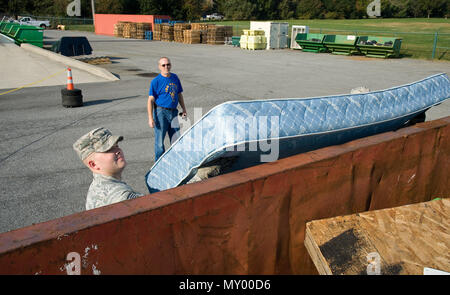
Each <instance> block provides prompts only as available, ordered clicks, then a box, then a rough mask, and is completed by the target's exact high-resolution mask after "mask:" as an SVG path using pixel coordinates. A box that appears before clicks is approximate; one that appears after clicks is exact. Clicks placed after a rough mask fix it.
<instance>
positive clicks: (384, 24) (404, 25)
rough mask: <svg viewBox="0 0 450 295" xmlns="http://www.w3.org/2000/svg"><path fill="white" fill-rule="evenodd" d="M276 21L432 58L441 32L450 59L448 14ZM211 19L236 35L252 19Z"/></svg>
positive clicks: (440, 54) (440, 53)
mask: <svg viewBox="0 0 450 295" xmlns="http://www.w3.org/2000/svg"><path fill="white" fill-rule="evenodd" d="M274 22H287V23H289V26H290V28H291V26H293V25H304V26H309V31H310V33H323V34H339V35H358V36H389V37H396V38H402V47H401V51H400V53H401V55H402V56H404V57H412V58H422V59H431V57H432V53H433V45H434V41H435V34H436V33H438V35H437V43H436V47H437V48H436V51H435V59H436V60H447V61H450V20H448V19H444V18H430V19H427V18H396V19H336V20H329V19H312V20H309V19H305V20H274ZM208 23H215V24H220V25H232V26H233V35H235V36H238V35H241V34H242V30H244V29H249V28H250V21H220V22H208ZM66 29H68V30H80V31H89V32H93V31H94V26H93V25H70V26H67V27H66ZM290 36H291V33H290V30H289V37H290Z"/></svg>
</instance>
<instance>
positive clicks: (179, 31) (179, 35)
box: [173, 23, 191, 43]
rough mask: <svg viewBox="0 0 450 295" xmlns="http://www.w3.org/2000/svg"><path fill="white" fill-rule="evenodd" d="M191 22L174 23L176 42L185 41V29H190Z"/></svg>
mask: <svg viewBox="0 0 450 295" xmlns="http://www.w3.org/2000/svg"><path fill="white" fill-rule="evenodd" d="M190 29H191V24H186V23H176V24H174V25H173V39H174V41H175V42H180V43H183V42H184V31H185V30H190Z"/></svg>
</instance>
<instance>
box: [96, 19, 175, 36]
mask: <svg viewBox="0 0 450 295" xmlns="http://www.w3.org/2000/svg"><path fill="white" fill-rule="evenodd" d="M155 18H159V19H170V17H169V16H167V15H134V14H95V33H96V34H99V35H109V36H113V35H114V25H115V24H116V23H117V22H119V21H127V22H134V23H151V24H152V28H153V23H154V20H155Z"/></svg>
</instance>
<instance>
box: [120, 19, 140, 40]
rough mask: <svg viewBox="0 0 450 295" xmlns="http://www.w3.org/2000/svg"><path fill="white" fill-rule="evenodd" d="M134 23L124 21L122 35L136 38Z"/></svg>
mask: <svg viewBox="0 0 450 295" xmlns="http://www.w3.org/2000/svg"><path fill="white" fill-rule="evenodd" d="M136 31H137V29H136V23H132V22H126V23H124V24H123V37H124V38H136Z"/></svg>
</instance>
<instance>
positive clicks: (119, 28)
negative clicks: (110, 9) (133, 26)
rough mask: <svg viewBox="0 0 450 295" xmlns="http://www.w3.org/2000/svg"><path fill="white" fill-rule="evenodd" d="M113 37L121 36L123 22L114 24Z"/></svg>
mask: <svg viewBox="0 0 450 295" xmlns="http://www.w3.org/2000/svg"><path fill="white" fill-rule="evenodd" d="M114 37H123V23H122V22H118V23H117V24H114Z"/></svg>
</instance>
